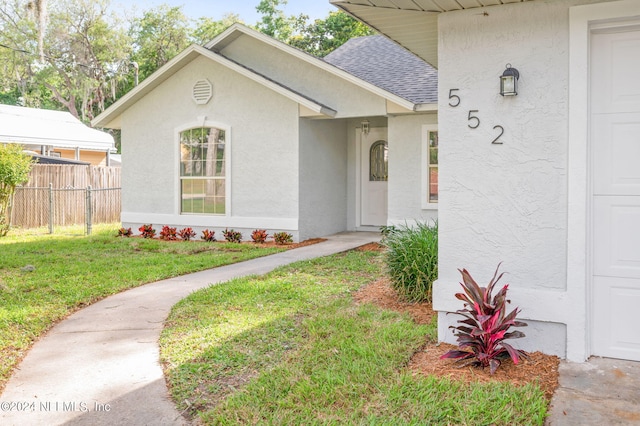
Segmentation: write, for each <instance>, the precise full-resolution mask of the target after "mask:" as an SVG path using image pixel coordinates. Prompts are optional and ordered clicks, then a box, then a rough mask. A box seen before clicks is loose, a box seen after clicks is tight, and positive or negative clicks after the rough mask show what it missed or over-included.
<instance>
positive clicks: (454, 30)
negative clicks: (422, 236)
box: [331, 0, 640, 361]
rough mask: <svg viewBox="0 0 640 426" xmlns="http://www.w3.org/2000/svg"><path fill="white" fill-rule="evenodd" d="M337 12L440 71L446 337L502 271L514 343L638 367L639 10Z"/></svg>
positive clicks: (570, 5) (463, 4)
mask: <svg viewBox="0 0 640 426" xmlns="http://www.w3.org/2000/svg"><path fill="white" fill-rule="evenodd" d="M331 3H332V4H334V5H335V6H337V7H339V8H341V9H343V10H345V11H347V12H348V13H350V14H352V15H354V16H356V17H357V18H358V19H360V20H362V21H363V22H365V23H367V24H369V25H370V26H371V27H373V28H375V29H377V30H378V31H380V32H381V33H383V34H385V35H386V36H388V37H389V38H391V39H393V40H395V41H396V42H397V43H399V44H400V45H403V46H405V47H406V48H407V49H409V50H411V51H412V52H414V53H416V54H417V55H419V56H420V57H421V58H423V59H424V60H425V61H427V62H429V63H430V64H432V65H433V66H435V67H437V68H438V73H439V101H438V107H439V108H438V126H439V132H440V138H441V141H442V145H441V147H440V151H441V152H440V158H439V160H440V176H439V179H440V199H439V207H438V208H439V210H438V220H439V231H440V239H439V244H440V250H439V280H438V282H437V283H436V285H435V288H434V307H435V309H436V310H437V311H439V338H440V339H441V340H446V341H450V342H454V340H455V339H454V337H453V335H452V334H451V330H448V326H449V325H451V324H454V323H455V322H456V320H457V318H456V315H447V314H446V313H447V312H455V311H456V310H457V309H459V308H460V307H461V306H460V302H459V301H458V300H456V299H455V298H454V293H455V292H456V291H459V286H458V282H459V281H460V275H459V273H458V268H467V269H468V270H469V271H470V272H471V273H472V275H473V276H474V277H475V278H476V279H477V280H479V281H480V282H488V280H489V279H490V278H491V276H492V274H493V271H494V270H495V268H496V266H497V264H498V263H499V262H501V261H502V262H503V266H502V270H504V271H508V275H506V280H505V282H509V283H510V284H511V286H510V298H511V300H512V302H513V305H512V306H519V307H520V308H521V309H522V313H521V317H522V318H523V319H524V320H526V321H527V322H529V325H530V326H529V327H528V329H523V331H524V332H525V333H526V334H527V337H526V338H525V339H519V340H520V342H518V343H520V344H521V346H522V347H524V348H525V349H528V350H542V351H545V352H547V353H552V354H557V355H559V356H561V357H566V358H567V359H569V360H573V361H583V360H585V359H586V358H588V357H589V356H592V355H598V356H605V357H613V358H621V359H628V360H640V331H639V329H638V327H637V324H636V322H637V321H636V320H635V315H636V312H637V307H638V306H639V305H640V1H637V0H608V1H607V0H554V1H549V0H473V1H468V0H456V1H448V0H437V1H434V0H413V1H401V0H384V1H376V0H331ZM507 64H510V65H511V67H513V68H515V69H517V70H518V71H519V80H518V83H519V87H518V90H517V95H516V96H501V95H500V93H499V92H500V85H499V77H500V76H501V75H502V74H503V73H504V71H505V69H506V67H507V66H508V65H507ZM516 342H517V341H516ZM516 342H514V343H516Z"/></svg>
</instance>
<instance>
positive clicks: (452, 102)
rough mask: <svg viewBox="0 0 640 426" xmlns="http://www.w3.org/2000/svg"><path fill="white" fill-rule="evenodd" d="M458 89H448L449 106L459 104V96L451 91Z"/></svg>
mask: <svg viewBox="0 0 640 426" xmlns="http://www.w3.org/2000/svg"><path fill="white" fill-rule="evenodd" d="M458 90H460V89H450V90H449V106H450V107H453V108H455V107H457V106H458V105H460V96H458V95H454V94H453V92H457V91H458Z"/></svg>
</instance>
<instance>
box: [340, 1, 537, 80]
mask: <svg viewBox="0 0 640 426" xmlns="http://www.w3.org/2000/svg"><path fill="white" fill-rule="evenodd" d="M526 1H534V0H330V2H331V4H333V5H334V6H336V7H338V8H339V9H342V10H343V11H345V12H347V13H348V14H350V15H352V16H354V17H355V18H357V19H358V20H360V21H362V22H364V23H365V24H367V25H369V26H370V27H371V28H373V29H375V30H376V31H378V32H380V33H381V34H384V35H386V36H387V37H389V38H390V39H392V40H394V41H395V42H396V43H398V44H400V45H401V46H403V47H405V48H407V49H409V50H410V51H412V52H413V53H415V54H416V55H418V56H419V57H421V58H422V59H424V60H425V61H427V62H428V63H429V64H430V65H432V66H433V67H435V68H437V67H438V14H440V13H442V12H452V11H456V10H464V9H472V8H478V7H487V6H497V5H504V4H509V3H523V2H526Z"/></svg>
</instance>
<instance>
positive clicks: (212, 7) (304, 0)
mask: <svg viewBox="0 0 640 426" xmlns="http://www.w3.org/2000/svg"><path fill="white" fill-rule="evenodd" d="M114 3H116V2H112V4H114ZM118 3H122V4H125V5H130V4H131V3H130V2H128V1H123V0H120V1H118ZM163 3H164V4H168V5H170V6H183V8H182V10H183V11H184V13H185V15H187V16H188V17H190V18H193V19H197V18H200V17H202V16H207V17H209V18H212V19H214V20H219V19H222V17H223V16H224V15H226V14H228V13H235V14H237V15H240V19H242V20H243V21H244V22H245V23H246V24H248V25H253V24H255V23H256V22H257V21H258V20H259V18H260V15H258V13H257V12H256V6H257V5H258V3H260V0H137V1H136V2H135V7H136V9H137V11H138V12H140V11H142V10H147V9H150V8H153V7H156V6H159V5H161V4H163ZM336 10H338V9H336V8H335V6H332V5H331V4H329V0H288V2H287V5H286V6H285V7H284V12H285V15H287V16H290V15H295V16H297V15H300V14H301V13H303V14H305V15H309V17H310V18H311V20H313V19H318V18H326V17H327V15H329V12H331V11H336Z"/></svg>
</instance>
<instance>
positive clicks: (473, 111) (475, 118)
mask: <svg viewBox="0 0 640 426" xmlns="http://www.w3.org/2000/svg"><path fill="white" fill-rule="evenodd" d="M476 112H478V110H477V109H472V110H470V111H469V119H468V120H469V121H471V120H475V121H476V124H475V126H472V125H471V123H469V128H470V129H477V128H478V126H479V125H480V119H479V118H478V117H476V116H475V115H471V114H472V113H476Z"/></svg>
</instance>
